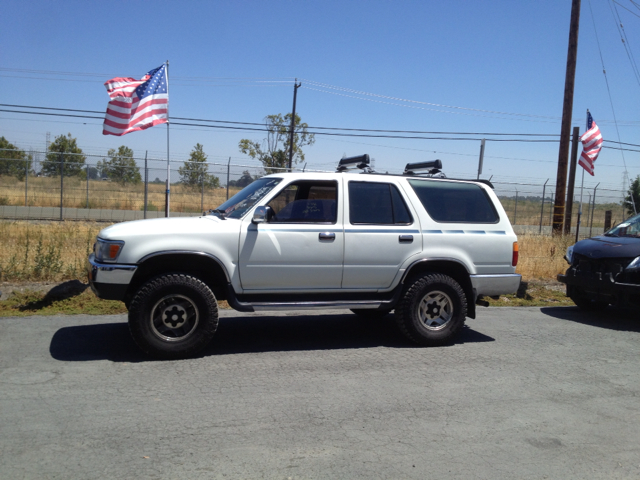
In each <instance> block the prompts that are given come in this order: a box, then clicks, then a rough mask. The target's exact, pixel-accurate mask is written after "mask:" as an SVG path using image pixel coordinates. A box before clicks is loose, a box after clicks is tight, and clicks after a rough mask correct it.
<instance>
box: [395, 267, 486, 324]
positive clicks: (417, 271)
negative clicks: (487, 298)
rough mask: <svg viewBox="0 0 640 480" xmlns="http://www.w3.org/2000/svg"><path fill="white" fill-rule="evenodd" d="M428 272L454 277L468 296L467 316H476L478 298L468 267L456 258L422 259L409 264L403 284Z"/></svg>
mask: <svg viewBox="0 0 640 480" xmlns="http://www.w3.org/2000/svg"><path fill="white" fill-rule="evenodd" d="M427 273H441V274H443V275H448V276H449V277H451V278H453V279H454V280H455V281H456V282H458V284H459V285H460V287H462V290H463V291H464V294H465V296H466V297H467V317H469V318H476V299H475V295H474V291H473V286H472V285H471V277H470V276H469V271H468V270H467V267H466V266H465V265H464V264H462V263H461V262H459V261H458V260H455V259H422V260H418V261H417V262H414V263H412V264H411V265H409V267H408V268H407V270H406V271H405V273H404V276H403V277H402V281H401V284H403V285H406V283H407V281H408V279H410V278H415V277H420V276H423V275H425V274H427Z"/></svg>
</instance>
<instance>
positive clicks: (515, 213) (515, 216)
mask: <svg viewBox="0 0 640 480" xmlns="http://www.w3.org/2000/svg"><path fill="white" fill-rule="evenodd" d="M517 219H518V189H517V188H516V208H515V210H514V212H513V224H514V225H515V224H516V220H517Z"/></svg>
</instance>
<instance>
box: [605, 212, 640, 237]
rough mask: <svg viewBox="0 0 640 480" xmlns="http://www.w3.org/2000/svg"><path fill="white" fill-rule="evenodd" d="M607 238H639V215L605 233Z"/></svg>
mask: <svg viewBox="0 0 640 480" xmlns="http://www.w3.org/2000/svg"><path fill="white" fill-rule="evenodd" d="M605 235H606V236H607V237H637V238H640V215H636V216H635V217H631V218H629V219H627V220H625V221H624V222H622V223H621V224H619V225H617V226H615V227H613V228H612V229H611V230H609V231H608V232H607V233H605Z"/></svg>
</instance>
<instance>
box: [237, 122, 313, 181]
mask: <svg viewBox="0 0 640 480" xmlns="http://www.w3.org/2000/svg"><path fill="white" fill-rule="evenodd" d="M265 126H266V129H267V138H265V139H264V140H263V141H262V143H260V142H254V141H252V140H249V139H246V138H245V139H242V140H240V143H238V147H239V148H240V151H241V152H242V153H244V154H245V155H249V156H250V157H251V158H253V159H256V160H260V162H261V163H262V165H264V169H265V171H266V172H267V174H269V173H275V172H279V171H283V169H286V168H287V167H288V165H289V146H290V145H291V141H290V127H291V114H290V113H287V114H286V115H285V116H284V117H283V116H282V114H280V113H278V114H277V115H268V116H266V117H265ZM308 127H309V126H308V125H307V124H306V123H302V121H301V120H300V116H299V115H298V114H296V118H295V122H294V128H293V159H292V164H294V165H295V164H297V163H298V162H302V161H304V152H303V151H302V147H304V146H306V145H313V144H314V143H315V141H316V140H315V135H314V134H313V133H309V132H308V131H307V128H308Z"/></svg>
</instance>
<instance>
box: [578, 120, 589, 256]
mask: <svg viewBox="0 0 640 480" xmlns="http://www.w3.org/2000/svg"><path fill="white" fill-rule="evenodd" d="M587 130H589V109H588V108H587ZM587 130H585V132H586V131H587ZM583 190H584V167H583V168H582V184H581V185H580V207H579V208H578V223H576V243H578V235H580V219H581V218H582V191H583Z"/></svg>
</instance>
